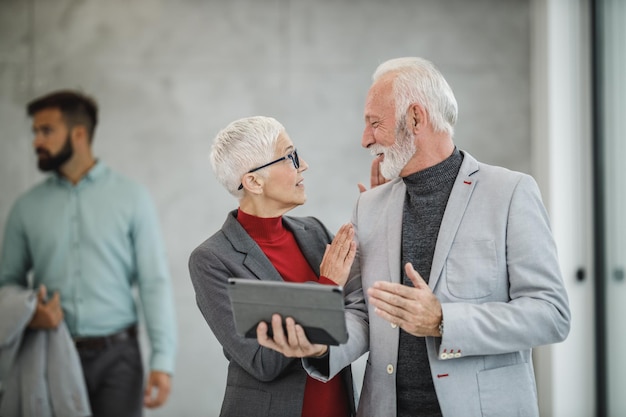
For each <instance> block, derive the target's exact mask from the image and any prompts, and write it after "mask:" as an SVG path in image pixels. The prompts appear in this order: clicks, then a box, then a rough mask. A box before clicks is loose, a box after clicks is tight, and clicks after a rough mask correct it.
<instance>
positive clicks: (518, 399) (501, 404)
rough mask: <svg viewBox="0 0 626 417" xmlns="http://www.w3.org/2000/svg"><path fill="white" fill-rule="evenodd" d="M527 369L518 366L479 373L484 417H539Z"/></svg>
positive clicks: (479, 389) (523, 364) (479, 390)
mask: <svg viewBox="0 0 626 417" xmlns="http://www.w3.org/2000/svg"><path fill="white" fill-rule="evenodd" d="M530 366H531V365H530V364H527V363H520V364H517V365H511V366H504V367H502V368H495V369H489V370H485V371H481V372H479V373H478V395H479V397H480V406H481V409H482V415H483V417H508V416H511V417H539V409H538V407H537V391H536V388H535V383H534V380H533V378H532V376H531V372H530V369H529V367H530Z"/></svg>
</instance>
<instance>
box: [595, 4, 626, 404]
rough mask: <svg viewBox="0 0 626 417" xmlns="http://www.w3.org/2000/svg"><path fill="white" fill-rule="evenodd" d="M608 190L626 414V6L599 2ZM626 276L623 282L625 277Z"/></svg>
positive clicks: (614, 360)
mask: <svg viewBox="0 0 626 417" xmlns="http://www.w3.org/2000/svg"><path fill="white" fill-rule="evenodd" d="M599 4H600V6H601V10H600V12H599V16H600V18H601V24H600V25H599V29H600V31H601V39H602V41H603V42H602V70H601V71H600V74H599V76H600V77H601V78H600V79H601V85H602V88H601V94H602V110H603V114H602V119H601V120H602V130H603V135H602V141H603V145H604V155H603V162H604V163H603V168H604V186H605V192H604V195H605V201H604V202H605V211H604V215H605V224H606V233H605V237H606V241H605V249H606V250H605V258H604V261H605V262H606V268H605V271H606V276H605V277H603V278H604V279H605V288H606V295H605V296H606V298H605V300H606V306H605V308H606V310H605V312H606V335H607V352H606V355H607V356H606V357H607V365H608V366H607V374H608V375H607V376H608V379H607V389H608V404H607V411H608V415H610V416H624V415H626V395H624V389H625V387H626V358H625V357H624V352H626V326H625V325H624V317H626V278H624V272H625V270H626V217H625V215H626V183H625V182H624V179H625V178H626V166H625V164H624V160H625V159H626V141H625V139H624V138H625V136H626V44H625V43H624V41H625V40H626V27H625V25H624V23H625V22H626V2H624V1H623V0H605V1H602V2H600V3H599ZM620 274H621V277H620Z"/></svg>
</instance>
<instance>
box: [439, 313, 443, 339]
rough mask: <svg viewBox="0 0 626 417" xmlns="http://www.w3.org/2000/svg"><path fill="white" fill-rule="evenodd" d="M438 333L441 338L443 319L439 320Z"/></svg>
mask: <svg viewBox="0 0 626 417" xmlns="http://www.w3.org/2000/svg"><path fill="white" fill-rule="evenodd" d="M439 333H440V334H441V337H443V317H442V318H441V323H439Z"/></svg>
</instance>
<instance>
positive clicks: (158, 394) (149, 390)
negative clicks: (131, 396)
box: [143, 371, 172, 408]
mask: <svg viewBox="0 0 626 417" xmlns="http://www.w3.org/2000/svg"><path fill="white" fill-rule="evenodd" d="M171 384H172V377H171V376H170V374H168V373H165V372H161V371H151V372H150V375H149V376H148V381H147V382H146V389H145V390H144V393H143V405H144V406H146V407H147V408H157V407H160V406H162V405H163V404H165V402H166V401H167V398H168V397H169V395H170V389H171Z"/></svg>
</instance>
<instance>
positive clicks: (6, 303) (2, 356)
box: [0, 285, 91, 417]
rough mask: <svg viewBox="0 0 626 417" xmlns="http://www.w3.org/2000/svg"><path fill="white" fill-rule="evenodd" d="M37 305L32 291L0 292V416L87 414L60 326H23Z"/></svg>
mask: <svg viewBox="0 0 626 417" xmlns="http://www.w3.org/2000/svg"><path fill="white" fill-rule="evenodd" d="M36 306H37V297H36V295H35V293H34V292H33V291H32V290H28V289H25V288H21V287H18V286H14V285H7V286H4V287H2V288H0V416H1V417H18V416H24V417H30V416H37V417H54V416H56V417H81V416H89V415H91V410H90V407H89V399H88V396H87V388H86V387H85V380H84V378H83V373H82V369H81V365H80V359H79V357H78V353H77V352H76V349H75V348H74V343H73V341H72V339H71V337H70V334H69V332H68V330H67V327H66V325H65V323H64V322H61V324H60V325H59V327H57V328H56V329H51V330H31V329H28V328H27V327H26V326H27V325H28V322H29V321H30V319H31V317H32V315H33V312H34V311H35V308H36Z"/></svg>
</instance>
